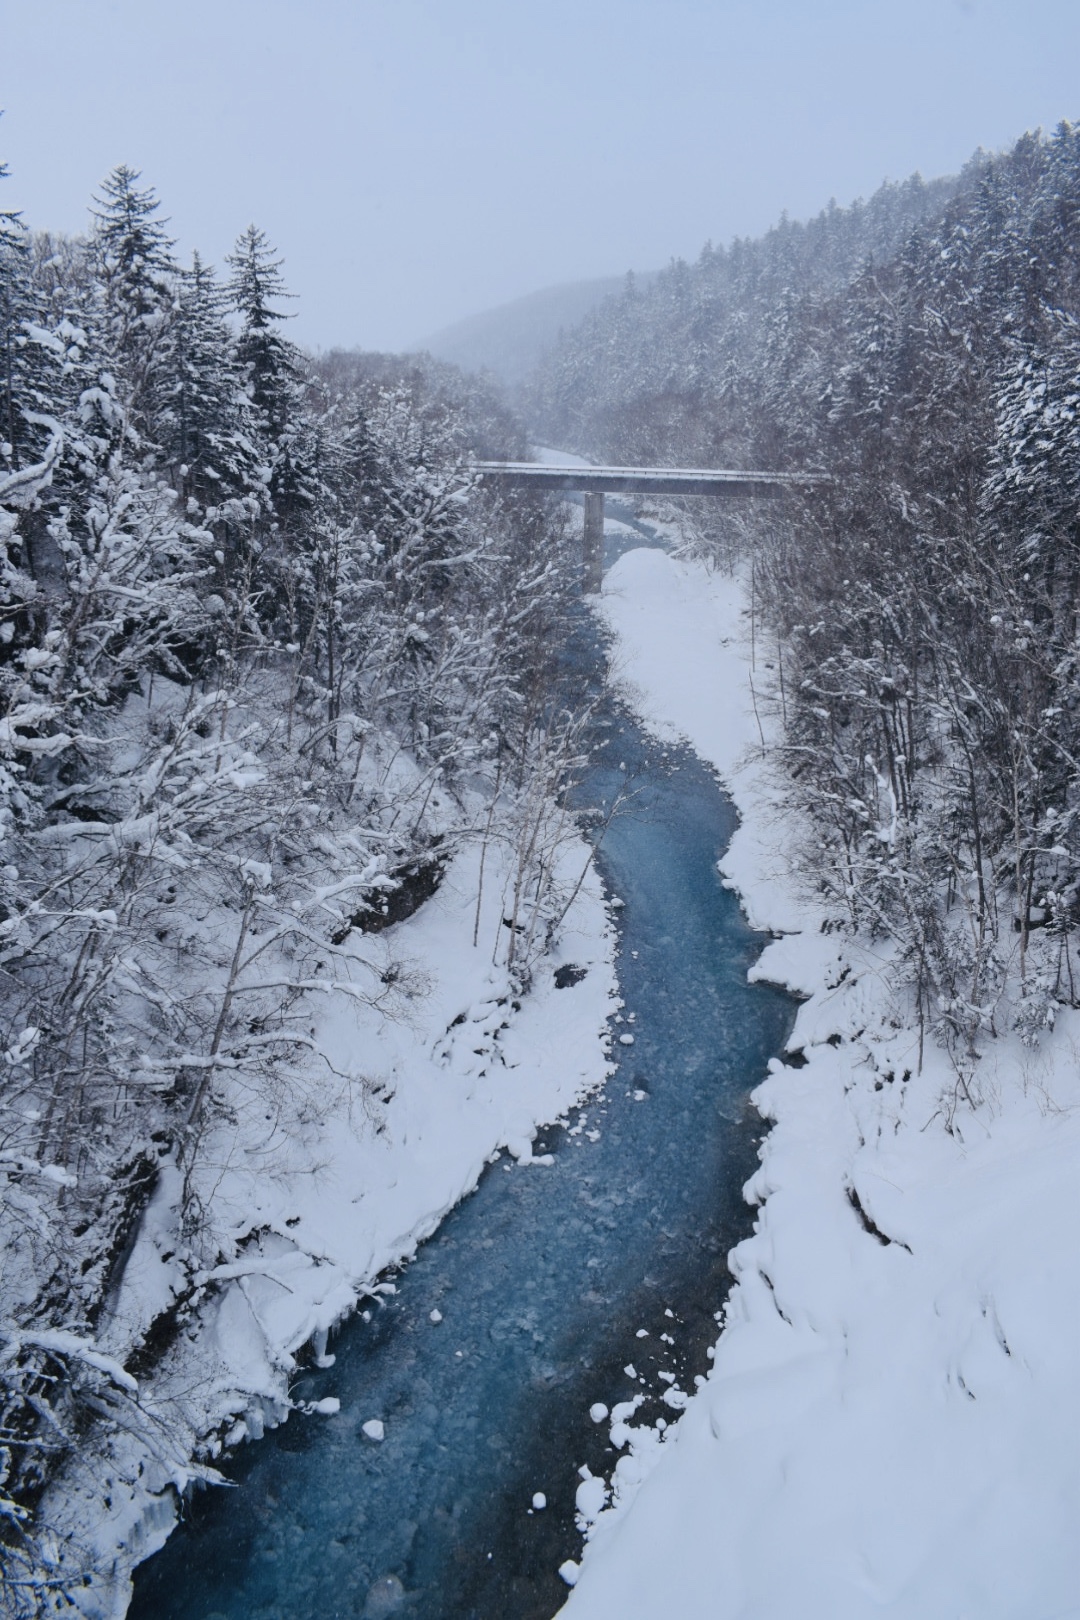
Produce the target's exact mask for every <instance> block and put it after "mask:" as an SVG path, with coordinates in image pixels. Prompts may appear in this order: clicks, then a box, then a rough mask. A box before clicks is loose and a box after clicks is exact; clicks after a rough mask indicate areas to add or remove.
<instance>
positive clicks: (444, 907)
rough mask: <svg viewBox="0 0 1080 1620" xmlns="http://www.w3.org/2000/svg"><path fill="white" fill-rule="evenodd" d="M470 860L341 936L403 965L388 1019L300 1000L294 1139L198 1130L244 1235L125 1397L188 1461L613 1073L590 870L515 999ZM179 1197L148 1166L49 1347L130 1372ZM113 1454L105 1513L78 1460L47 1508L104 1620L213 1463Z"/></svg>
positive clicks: (603, 944)
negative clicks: (119, 1247) (117, 1241)
mask: <svg viewBox="0 0 1080 1620" xmlns="http://www.w3.org/2000/svg"><path fill="white" fill-rule="evenodd" d="M553 854H554V858H555V860H556V861H557V862H558V863H559V865H560V871H561V876H559V879H558V881H559V882H560V883H561V884H562V889H563V892H564V893H565V894H566V895H569V894H570V892H571V891H572V890H573V889H574V887H575V885H576V884H577V883H578V881H579V879H581V874H582V871H583V869H585V868H586V863H587V861H588V858H589V848H588V846H587V845H586V844H585V842H584V840H583V839H582V838H581V837H580V836H579V835H578V834H577V833H576V832H574V831H573V829H572V828H571V829H570V830H569V831H568V833H567V835H566V836H565V837H564V839H563V841H562V842H561V844H560V845H559V846H558V848H557V849H555V850H554V851H553ZM479 861H480V850H479V847H478V846H477V844H475V843H468V842H465V843H462V844H461V845H460V846H459V847H458V849H457V851H456V853H455V854H454V856H453V858H452V859H451V860H450V862H449V863H448V865H447V868H446V871H445V874H444V876H443V880H442V882H441V884H440V887H439V888H438V890H437V891H436V893H435V895H434V896H433V897H432V898H431V899H430V900H429V901H427V902H426V903H425V904H424V905H423V906H422V907H421V908H420V909H419V910H418V911H417V912H416V913H415V914H414V915H413V916H412V917H411V918H409V919H408V920H407V921H405V922H402V923H399V924H397V925H395V926H394V927H392V928H389V929H387V930H385V931H384V932H383V933H381V934H379V935H372V936H356V939H357V946H356V949H357V953H358V956H359V955H361V954H362V955H363V957H364V958H365V959H367V960H370V961H373V962H374V963H375V965H376V967H377V968H378V967H379V965H380V964H382V963H387V964H389V963H396V964H401V965H402V967H403V980H402V982H403V983H404V986H405V990H404V993H403V995H402V998H401V1001H400V1002H399V1004H398V1005H397V1010H396V1011H394V1012H393V1016H387V1014H386V1011H385V1009H384V1008H383V1007H381V1006H371V1005H368V1004H367V1003H365V1002H363V1001H361V1000H358V999H355V1000H346V999H345V998H340V999H339V1000H336V1001H335V1000H333V999H331V998H330V997H327V996H325V995H322V994H312V995H311V996H310V1005H311V1019H312V1027H313V1028H317V1029H318V1036H319V1043H320V1048H321V1049H322V1050H323V1051H324V1052H325V1053H326V1055H327V1057H328V1059H329V1060H330V1063H331V1064H332V1065H333V1070H334V1072H335V1080H334V1083H333V1084H332V1085H329V1086H328V1089H327V1091H326V1092H325V1093H324V1094H322V1096H321V1100H320V1105H319V1106H317V1107H316V1106H312V1107H310V1108H309V1110H308V1111H307V1115H306V1122H305V1123H304V1124H303V1129H302V1130H300V1131H299V1132H297V1133H295V1134H293V1133H289V1134H288V1135H286V1134H285V1133H283V1132H275V1133H271V1131H270V1130H269V1128H267V1129H264V1130H259V1131H258V1132H257V1133H253V1134H252V1136H251V1138H249V1140H250V1141H251V1142H252V1143H253V1146H251V1147H250V1148H248V1147H247V1146H245V1139H244V1138H243V1136H239V1135H237V1134H236V1133H235V1132H233V1128H232V1127H231V1126H230V1125H229V1123H228V1121H227V1120H225V1121H223V1123H222V1125H221V1126H220V1127H215V1129H217V1130H219V1133H220V1134H219V1138H218V1139H215V1137H214V1136H213V1135H210V1136H208V1138H207V1140H206V1142H205V1145H204V1150H203V1156H202V1161H201V1162H202V1163H203V1164H204V1165H205V1167H206V1168H205V1174H206V1175H207V1176H208V1177H209V1187H208V1191H212V1196H213V1200H214V1210H215V1219H216V1220H217V1221H218V1222H219V1223H220V1228H221V1229H222V1230H224V1231H229V1230H230V1229H232V1230H235V1231H236V1232H237V1233H241V1234H251V1237H250V1238H249V1239H248V1240H247V1241H246V1242H245V1244H244V1248H243V1254H242V1258H240V1259H237V1260H230V1261H229V1262H227V1263H221V1264H218V1265H216V1266H212V1267H208V1268H206V1270H205V1271H204V1273H203V1274H202V1275H201V1276H200V1277H198V1278H197V1279H196V1281H197V1283H199V1284H200V1285H202V1286H206V1287H207V1289H208V1292H207V1300H206V1304H205V1305H204V1307H203V1309H202V1311H201V1314H200V1318H199V1321H198V1327H197V1331H194V1330H193V1332H192V1333H191V1334H190V1335H189V1334H188V1333H185V1334H183V1335H181V1336H180V1339H179V1342H178V1345H177V1348H176V1350H175V1351H174V1352H170V1354H169V1356H168V1357H166V1359H165V1361H164V1362H163V1363H162V1365H161V1367H160V1368H159V1369H158V1370H156V1372H155V1374H154V1377H153V1379H152V1380H151V1381H150V1382H149V1383H144V1385H142V1386H141V1387H140V1398H141V1400H142V1403H143V1405H144V1407H145V1408H146V1409H147V1410H148V1411H150V1412H164V1413H167V1414H168V1417H169V1420H170V1423H171V1424H173V1425H175V1426H179V1427H181V1428H186V1430H187V1432H188V1433H189V1434H190V1437H191V1451H192V1453H194V1455H196V1456H199V1455H202V1456H206V1455H210V1456H214V1457H216V1456H217V1455H218V1454H219V1452H220V1450H221V1441H222V1440H223V1441H224V1443H225V1444H227V1445H230V1446H231V1445H235V1444H237V1443H238V1442H239V1441H240V1440H241V1439H243V1438H244V1437H245V1436H246V1437H248V1438H251V1439H258V1438H259V1437H260V1436H261V1435H262V1433H263V1432H264V1430H265V1428H267V1427H270V1426H273V1425H275V1424H277V1423H280V1422H281V1421H283V1420H284V1419H285V1418H286V1417H287V1416H288V1414H289V1411H290V1406H291V1402H290V1397H289V1382H290V1377H291V1375H292V1373H293V1372H294V1371H295V1369H296V1366H297V1356H298V1354H299V1353H300V1352H301V1351H302V1350H303V1347H304V1346H306V1345H308V1344H310V1345H311V1346H312V1350H313V1352H314V1356H313V1359H314V1360H315V1362H316V1364H318V1365H320V1366H323V1367H329V1366H331V1365H332V1362H333V1358H332V1355H328V1354H327V1342H328V1335H329V1334H330V1333H331V1332H332V1330H333V1329H334V1327H335V1326H336V1324H337V1323H339V1322H340V1321H341V1320H342V1319H343V1318H344V1317H346V1316H347V1315H349V1314H350V1313H351V1312H352V1311H353V1310H354V1309H355V1308H356V1306H357V1304H358V1303H361V1302H363V1301H364V1300H365V1299H366V1300H368V1301H371V1300H374V1299H377V1298H378V1297H379V1296H380V1295H381V1294H388V1293H393V1291H394V1288H393V1283H392V1282H390V1281H387V1280H386V1279H385V1276H384V1274H385V1272H386V1270H387V1268H390V1267H395V1266H398V1265H401V1264H402V1263H404V1262H406V1261H407V1260H408V1259H409V1258H411V1256H412V1255H413V1254H414V1253H415V1252H416V1249H417V1246H418V1245H419V1244H420V1243H421V1242H422V1241H423V1240H424V1239H425V1238H426V1237H427V1236H429V1235H430V1234H431V1233H432V1232H433V1231H434V1230H435V1229H436V1228H437V1227H438V1225H439V1223H440V1221H441V1220H442V1218H443V1217H444V1215H445V1214H446V1213H447V1212H448V1211H449V1210H450V1209H452V1208H453V1207H454V1205H455V1204H456V1203H458V1202H459V1200H460V1199H461V1198H463V1197H464V1196H466V1195H467V1194H468V1193H469V1192H471V1191H472V1189H473V1188H474V1187H475V1186H476V1184H477V1182H478V1180H479V1178H480V1176H481V1174H482V1173H483V1171H484V1169H485V1167H486V1165H487V1164H488V1162H489V1161H490V1160H492V1159H498V1158H499V1157H500V1155H501V1154H502V1153H503V1152H504V1151H505V1150H509V1152H510V1153H511V1154H512V1159H510V1160H504V1163H506V1165H507V1168H508V1169H510V1170H511V1173H519V1174H540V1175H543V1174H545V1173H546V1167H549V1166H550V1165H551V1164H552V1163H553V1159H552V1156H551V1155H550V1154H540V1155H534V1154H533V1152H532V1143H533V1140H534V1138H535V1135H536V1132H537V1130H538V1129H539V1128H540V1127H541V1126H542V1125H546V1124H549V1123H551V1122H552V1121H554V1120H557V1119H559V1118H560V1117H563V1116H564V1115H565V1113H566V1111H567V1109H568V1108H570V1107H572V1106H573V1105H574V1104H575V1103H577V1102H579V1101H580V1100H581V1099H582V1098H584V1097H585V1096H587V1095H589V1094H590V1093H593V1092H595V1091H596V1090H598V1089H599V1088H600V1087H601V1086H602V1085H603V1083H604V1081H605V1080H606V1078H607V1076H608V1074H609V1073H610V1067H611V1065H610V1055H609V1051H610V1037H609V1035H608V1032H607V1020H608V1018H609V1016H610V1015H611V1014H612V1013H613V1012H614V1011H615V1010H616V1009H617V1007H618V1000H617V996H616V981H615V972H614V961H613V958H614V933H613V930H612V928H611V925H610V922H609V918H608V907H607V903H606V901H605V898H604V895H603V890H602V886H601V883H600V880H599V878H598V876H597V875H596V873H595V872H594V870H593V869H592V867H591V866H589V867H588V869H587V870H586V872H585V876H584V878H583V879H582V880H581V883H580V888H579V890H578V892H577V896H576V898H575V899H574V902H573V904H572V905H571V906H570V908H569V910H568V911H567V913H566V915H565V917H564V918H563V920H562V922H561V924H560V926H559V929H558V934H557V937H556V938H555V940H554V941H553V943H552V946H551V949H550V951H549V952H548V954H546V955H543V956H541V957H539V959H538V960H537V961H536V962H535V964H534V966H533V973H532V983H531V986H530V988H529V989H528V990H527V991H522V989H521V987H520V982H519V981H518V980H517V979H516V978H515V977H514V976H513V975H512V974H511V973H510V972H508V971H507V969H506V968H505V967H504V966H502V965H501V960H502V958H501V955H500V954H499V942H500V941H501V942H502V944H503V945H505V930H503V929H502V924H501V919H502V917H503V915H504V914H505V901H504V884H506V883H510V882H512V877H513V874H512V869H511V866H510V856H509V854H507V853H505V852H504V851H503V850H502V849H501V848H500V847H499V846H495V845H492V846H490V847H489V848H488V850H487V853H486V869H485V877H484V887H483V905H482V907H481V912H480V920H479V928H478V930H477V934H476V939H477V943H476V944H475V945H474V943H473V940H474V928H475V927H476V905H477V891H478V868H479ZM328 892H329V891H328ZM493 957H494V958H495V959H496V960H495V961H493ZM563 963H573V964H575V965H576V966H578V967H581V968H584V969H585V972H584V974H583V975H582V976H581V977H580V978H575V981H574V982H573V983H572V984H568V985H566V987H564V988H558V987H557V986H556V984H555V969H557V968H558V967H559V966H560V965H562V964H563ZM313 982H314V981H313ZM392 1011H393V1009H392ZM314 1095H315V1094H314V1093H313V1096H314ZM243 1106H244V1099H243V1096H242V1094H238V1107H240V1108H242V1107H243ZM515 1161H516V1163H515ZM518 1166H520V1167H521V1168H520V1169H518V1168H517V1167H518ZM180 1193H181V1172H180V1171H179V1170H178V1169H177V1167H176V1165H175V1164H174V1163H173V1161H172V1160H171V1159H166V1160H164V1161H163V1162H162V1167H161V1176H160V1180H159V1183H158V1186H157V1189H156V1191H155V1193H154V1196H153V1199H152V1202H151V1205H150V1207H149V1209H148V1212H147V1216H146V1219H145V1220H144V1222H143V1225H142V1227H141V1229H140V1236H139V1239H138V1241H137V1243H136V1245H135V1249H134V1251H133V1253H132V1256H131V1259H130V1261H129V1263H128V1266H127V1268H126V1271H125V1274H124V1281H123V1286H122V1289H121V1291H120V1296H119V1299H118V1301H117V1304H116V1307H115V1309H114V1311H113V1313H112V1315H111V1316H110V1317H109V1319H108V1320H107V1321H104V1322H103V1323H102V1324H101V1325H100V1328H99V1332H98V1336H97V1339H96V1340H95V1342H94V1343H93V1344H89V1343H82V1342H76V1341H75V1340H74V1339H72V1342H71V1343H70V1344H68V1343H66V1342H65V1345H64V1349H65V1350H66V1351H67V1352H68V1353H69V1354H70V1355H72V1356H75V1357H80V1358H81V1359H82V1360H83V1361H85V1362H86V1363H87V1364H88V1365H89V1364H92V1365H93V1366H94V1367H95V1368H97V1369H98V1370H99V1371H102V1372H104V1373H106V1374H107V1375H108V1376H110V1377H112V1378H114V1379H116V1380H117V1381H119V1382H122V1381H123V1380H124V1379H126V1378H127V1377H128V1375H127V1374H126V1373H124V1371H123V1367H122V1365H121V1363H122V1361H123V1359H125V1356H126V1352H127V1347H128V1346H129V1345H130V1343H131V1342H132V1340H133V1338H135V1337H136V1336H137V1335H138V1334H139V1332H140V1331H142V1330H143V1329H144V1328H145V1326H146V1325H147V1324H148V1323H150V1322H152V1321H153V1320H154V1319H155V1318H156V1317H157V1316H158V1315H159V1313H160V1312H161V1311H162V1310H165V1309H167V1308H168V1307H169V1306H170V1305H171V1303H172V1301H173V1299H174V1298H175V1296H176V1293H177V1292H178V1288H179V1282H178V1273H177V1271H176V1262H175V1259H174V1258H173V1253H174V1250H175V1249H176V1247H177V1243H176V1226H177V1208H178V1205H179V1201H180ZM428 1314H429V1320H430V1321H431V1322H432V1323H438V1322H440V1321H441V1320H442V1316H441V1313H440V1311H439V1310H438V1309H432V1310H431V1311H430V1312H429V1313H428ZM330 1403H333V1406H334V1407H335V1409H336V1404H337V1403H336V1399H335V1398H334V1397H328V1398H327V1400H326V1401H324V1402H320V1403H318V1404H317V1406H315V1407H313V1408H310V1410H314V1411H318V1412H323V1413H327V1414H329V1413H330V1411H331V1404H330ZM363 1430H364V1433H365V1434H366V1435H367V1436H368V1438H369V1439H371V1440H372V1441H378V1440H381V1439H382V1438H383V1433H384V1430H383V1426H382V1420H381V1419H378V1418H371V1419H369V1420H368V1421H367V1422H366V1423H365V1424H364V1425H363ZM215 1435H217V1436H220V1437H221V1439H220V1440H219V1439H217V1438H215ZM113 1445H114V1450H113V1456H112V1460H111V1470H112V1479H113V1487H112V1492H111V1505H110V1506H109V1508H108V1509H107V1510H106V1508H105V1507H104V1506H103V1502H102V1494H101V1489H100V1479H99V1475H98V1474H97V1473H95V1472H94V1471H93V1470H92V1469H91V1468H90V1466H89V1465H87V1466H86V1467H85V1468H84V1467H83V1466H82V1464H81V1463H80V1461H79V1460H78V1459H76V1461H75V1462H74V1464H73V1466H72V1469H71V1471H70V1472H69V1473H68V1474H67V1475H66V1476H65V1478H64V1480H63V1482H62V1497H61V1496H60V1494H59V1490H58V1492H57V1495H56V1496H55V1497H54V1501H53V1505H52V1509H51V1511H53V1512H54V1513H55V1517H56V1520H57V1522H58V1523H60V1524H61V1525H63V1526H65V1527H68V1528H69V1532H70V1533H71V1534H72V1535H77V1536H78V1537H80V1538H82V1539H83V1540H84V1541H86V1542H90V1543H92V1545H93V1546H94V1547H95V1548H97V1549H98V1550H99V1563H100V1564H102V1565H106V1566H107V1565H108V1564H112V1562H113V1560H114V1558H115V1560H116V1562H115V1576H114V1578H113V1586H112V1588H111V1589H110V1591H109V1592H107V1593H106V1592H104V1591H102V1592H99V1593H98V1594H97V1597H96V1599H95V1601H98V1602H99V1604H100V1606H101V1613H102V1614H105V1613H108V1614H109V1615H110V1616H111V1617H116V1616H119V1615H121V1614H122V1613H123V1612H124V1608H125V1607H126V1602H127V1599H128V1595H129V1592H130V1587H129V1576H130V1569H131V1567H132V1566H133V1565H134V1564H135V1563H136V1562H138V1561H139V1560H140V1559H141V1558H144V1557H146V1556H148V1555H149V1554H150V1553H151V1552H153V1551H155V1550H156V1549H157V1547H158V1546H160V1545H161V1543H162V1541H163V1540H164V1539H165V1536H166V1535H167V1534H168V1531H169V1529H170V1528H171V1525H172V1522H173V1513H174V1509H173V1503H174V1501H175V1498H174V1496H173V1494H172V1491H170V1490H169V1487H170V1486H171V1487H173V1489H175V1490H177V1491H180V1490H183V1488H184V1487H185V1486H186V1484H187V1483H188V1482H189V1481H190V1480H191V1479H192V1478H195V1477H203V1478H205V1477H212V1471H208V1470H207V1469H206V1468H205V1467H203V1466H202V1465H201V1464H196V1463H193V1462H191V1460H190V1454H189V1455H184V1454H182V1451H181V1450H177V1449H176V1448H174V1450H175V1453H176V1454H175V1455H174V1454H173V1453H172V1452H170V1454H169V1456H168V1457H167V1458H163V1459H152V1460H151V1461H150V1462H149V1463H147V1462H146V1459H145V1457H144V1455H143V1453H142V1452H141V1451H140V1449H139V1442H138V1441H136V1440H135V1439H134V1438H130V1439H129V1438H127V1437H125V1435H124V1434H123V1433H120V1434H118V1435H117V1437H116V1439H115V1441H114V1443H113ZM144 1465H145V1466H144ZM121 1481H123V1482H125V1483H124V1484H123V1485H122V1484H121Z"/></svg>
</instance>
